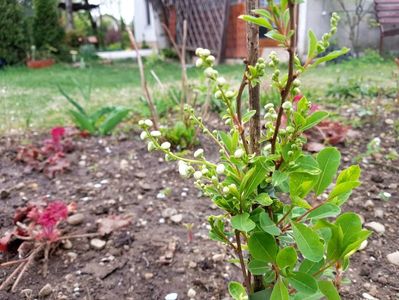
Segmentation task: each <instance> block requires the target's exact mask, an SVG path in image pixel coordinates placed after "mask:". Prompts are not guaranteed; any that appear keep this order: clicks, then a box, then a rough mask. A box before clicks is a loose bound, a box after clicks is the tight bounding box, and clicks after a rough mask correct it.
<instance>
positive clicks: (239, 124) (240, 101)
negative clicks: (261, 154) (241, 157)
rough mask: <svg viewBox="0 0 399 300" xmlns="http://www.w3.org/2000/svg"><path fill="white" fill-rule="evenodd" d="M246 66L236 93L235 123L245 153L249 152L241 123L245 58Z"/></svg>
mask: <svg viewBox="0 0 399 300" xmlns="http://www.w3.org/2000/svg"><path fill="white" fill-rule="evenodd" d="M244 63H245V65H246V67H245V72H244V75H243V76H242V81H241V84H240V88H239V89H238V94H237V98H236V113H237V123H238V131H239V133H240V136H241V140H242V144H243V145H244V149H245V152H246V153H247V154H250V151H249V147H248V142H247V140H246V138H245V128H244V125H243V124H242V116H241V104H242V100H241V98H242V94H243V92H244V89H245V87H246V86H247V85H248V79H247V76H246V72H247V71H248V63H247V61H246V60H245V61H244Z"/></svg>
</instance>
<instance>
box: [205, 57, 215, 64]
mask: <svg viewBox="0 0 399 300" xmlns="http://www.w3.org/2000/svg"><path fill="white" fill-rule="evenodd" d="M215 60H216V58H215V57H214V56H213V55H209V56H208V57H207V58H206V62H207V63H210V64H213V63H214V62H215Z"/></svg>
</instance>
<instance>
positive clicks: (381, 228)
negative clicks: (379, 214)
mask: <svg viewBox="0 0 399 300" xmlns="http://www.w3.org/2000/svg"><path fill="white" fill-rule="evenodd" d="M364 226H366V227H367V228H370V229H372V230H374V231H375V232H377V233H380V234H382V233H384V232H385V226H384V225H382V224H381V223H378V222H374V221H373V222H369V223H366V224H364Z"/></svg>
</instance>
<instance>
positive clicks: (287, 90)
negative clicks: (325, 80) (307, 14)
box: [271, 0, 296, 154]
mask: <svg viewBox="0 0 399 300" xmlns="http://www.w3.org/2000/svg"><path fill="white" fill-rule="evenodd" d="M295 6H296V5H295V3H294V2H293V0H289V1H288V9H289V13H290V31H294V33H293V34H292V36H291V40H290V44H289V47H288V49H287V51H288V54H289V62H288V79H287V84H286V85H285V87H284V89H283V90H282V91H281V104H280V108H279V111H278V115H277V121H276V128H275V130H274V134H273V138H272V141H271V144H272V148H271V153H272V154H274V153H275V152H276V142H277V137H278V131H279V129H280V126H281V119H282V117H283V112H284V109H283V104H284V102H285V101H286V100H287V98H288V95H289V94H290V91H291V86H292V83H293V81H294V80H295V77H296V76H295V74H294V58H295V37H296V32H295V27H296V26H295V25H296V24H295Z"/></svg>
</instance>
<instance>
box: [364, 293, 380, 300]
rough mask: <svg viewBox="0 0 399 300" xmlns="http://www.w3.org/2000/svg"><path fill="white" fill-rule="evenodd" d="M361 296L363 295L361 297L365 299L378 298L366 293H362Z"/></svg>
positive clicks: (373, 299)
mask: <svg viewBox="0 0 399 300" xmlns="http://www.w3.org/2000/svg"><path fill="white" fill-rule="evenodd" d="M362 297H363V299H366V300H378V298H375V297H373V296H371V295H370V294H368V293H363V294H362Z"/></svg>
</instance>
